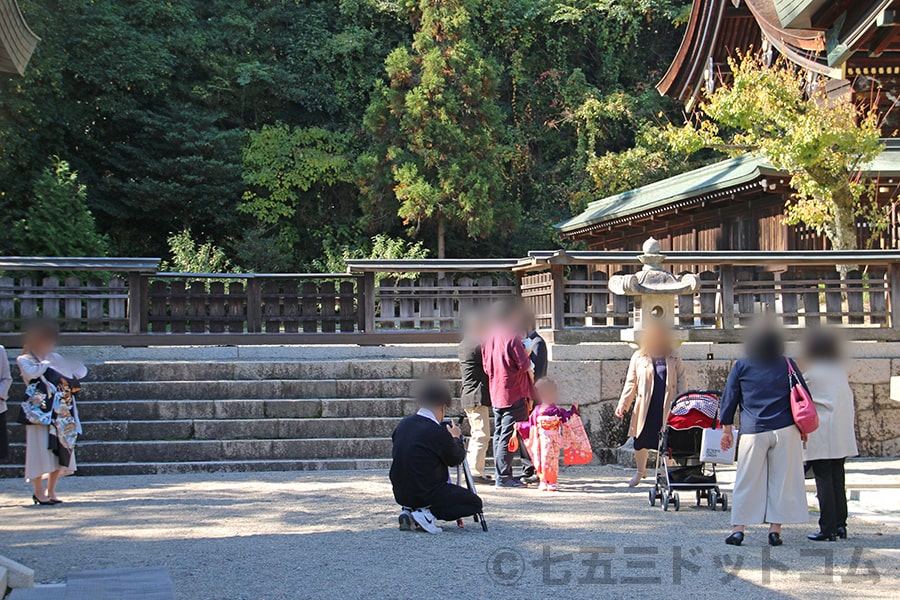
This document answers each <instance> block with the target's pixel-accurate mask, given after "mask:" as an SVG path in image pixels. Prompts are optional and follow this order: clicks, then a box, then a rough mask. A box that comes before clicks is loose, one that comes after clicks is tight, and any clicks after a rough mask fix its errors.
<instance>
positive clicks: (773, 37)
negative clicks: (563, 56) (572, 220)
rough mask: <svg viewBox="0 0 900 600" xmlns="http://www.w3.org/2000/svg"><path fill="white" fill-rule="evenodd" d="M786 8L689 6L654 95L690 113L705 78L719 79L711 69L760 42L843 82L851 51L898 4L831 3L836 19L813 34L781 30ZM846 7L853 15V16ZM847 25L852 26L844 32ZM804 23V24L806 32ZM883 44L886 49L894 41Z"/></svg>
mask: <svg viewBox="0 0 900 600" xmlns="http://www.w3.org/2000/svg"><path fill="white" fill-rule="evenodd" d="M785 4H786V2H785V1H784V0H693V5H692V7H691V16H690V18H689V20H688V23H687V28H686V29H685V33H684V38H683V39H682V41H681V45H680V46H679V48H678V52H677V53H676V55H675V58H674V60H673V61H672V64H671V65H670V66H669V70H668V71H667V72H666V74H665V75H664V76H663V78H662V79H661V80H660V82H659V83H658V84H657V85H656V89H657V90H659V93H660V94H663V95H665V96H669V97H671V98H675V99H678V100H682V101H684V102H686V103H687V104H688V106H689V107H690V106H691V105H692V104H693V102H694V101H695V100H696V98H697V96H698V95H699V94H700V91H701V89H702V88H703V84H704V82H705V80H706V78H707V77H708V76H712V77H715V76H717V73H714V72H713V73H710V69H712V70H715V69H716V68H721V66H722V65H723V64H724V63H725V61H726V59H727V57H729V56H731V55H733V54H734V53H735V51H736V50H741V51H747V50H749V49H750V48H751V47H753V48H756V49H759V48H761V46H762V42H763V40H766V41H767V42H768V43H769V44H771V46H772V47H773V48H775V49H776V50H777V51H778V52H780V53H781V54H782V55H783V56H784V57H786V58H787V59H788V60H790V61H791V62H793V63H795V64H797V65H799V66H801V67H803V68H805V69H808V70H810V71H812V72H814V73H818V74H820V75H824V76H826V77H829V78H831V79H839V78H841V77H842V76H843V74H842V71H841V66H842V64H843V61H844V60H846V58H847V57H848V56H850V55H851V54H852V48H856V47H857V46H858V44H859V43H861V40H862V39H863V36H864V34H865V33H866V32H871V30H872V28H873V26H874V25H875V24H876V22H877V19H878V18H879V17H878V15H880V14H882V13H883V12H884V11H885V10H886V9H887V8H888V7H896V6H897V5H898V2H897V1H896V0H869V1H867V2H863V1H862V0H858V1H857V2H855V3H851V2H847V1H846V0H844V1H843V2H838V1H835V2H832V3H831V4H829V5H828V6H826V7H825V8H829V9H833V10H832V12H834V14H831V13H829V14H828V15H825V16H822V17H820V18H819V20H817V21H816V23H815V24H814V25H813V27H815V28H813V29H803V28H799V27H796V26H795V25H796V24H797V23H800V22H801V21H802V20H800V19H793V20H792V21H791V22H789V23H787V25H790V26H785V23H784V22H783V21H782V19H781V18H780V13H779V10H781V12H784V6H782V5H785ZM788 4H791V6H794V5H804V6H805V5H807V4H808V5H810V7H811V8H814V7H815V6H814V3H813V2H811V1H806V2H804V1H803V0H800V1H798V2H792V3H788ZM848 7H850V8H852V9H853V11H854V12H852V14H851V12H850V8H848ZM841 11H843V12H841ZM820 12H821V11H820ZM826 12H828V11H826ZM857 13H858V14H857ZM817 14H818V13H817ZM891 14H893V13H891ZM845 20H846V21H852V22H853V23H854V25H853V26H844V22H845ZM808 21H809V19H806V24H807V26H808V25H809V22H808ZM888 25H893V23H890V24H888ZM880 29H881V30H882V34H881V35H883V36H893V35H894V34H895V33H896V32H897V29H892V28H891V27H881V28H880ZM886 39H887V41H886V42H885V47H887V45H889V43H890V41H891V39H892V38H891V37H888V38H886Z"/></svg>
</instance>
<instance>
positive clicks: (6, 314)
mask: <svg viewBox="0 0 900 600" xmlns="http://www.w3.org/2000/svg"><path fill="white" fill-rule="evenodd" d="M15 286H16V282H15V280H13V278H12V277H0V331H13V330H14V329H15V328H16V291H15Z"/></svg>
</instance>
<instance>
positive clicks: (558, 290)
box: [550, 265, 566, 331]
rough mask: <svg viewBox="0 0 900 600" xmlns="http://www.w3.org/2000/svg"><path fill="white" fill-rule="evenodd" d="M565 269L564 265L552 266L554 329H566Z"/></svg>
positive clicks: (552, 320)
mask: <svg viewBox="0 0 900 600" xmlns="http://www.w3.org/2000/svg"><path fill="white" fill-rule="evenodd" d="M564 269H565V267H564V266H563V265H551V266H550V273H551V277H552V281H551V286H550V296H551V301H550V302H551V311H550V328H551V329H553V330H554V331H560V330H562V329H565V326H566V324H565V321H566V317H565V315H566V278H565V274H564Z"/></svg>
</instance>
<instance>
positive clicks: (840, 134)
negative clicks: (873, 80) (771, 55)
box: [667, 54, 883, 250]
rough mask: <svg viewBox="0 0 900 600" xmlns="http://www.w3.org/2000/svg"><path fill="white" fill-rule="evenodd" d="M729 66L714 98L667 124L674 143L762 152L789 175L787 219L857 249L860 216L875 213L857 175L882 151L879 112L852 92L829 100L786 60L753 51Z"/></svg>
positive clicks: (682, 147) (817, 83)
mask: <svg viewBox="0 0 900 600" xmlns="http://www.w3.org/2000/svg"><path fill="white" fill-rule="evenodd" d="M729 65H730V67H731V71H732V75H733V80H732V81H731V82H730V83H728V84H727V85H724V86H720V87H719V88H718V89H716V90H715V91H714V92H713V93H712V94H710V95H708V97H707V98H706V99H705V100H704V101H703V102H702V103H701V104H700V108H699V111H698V114H696V115H695V117H696V118H694V119H692V120H690V121H688V123H687V124H685V125H684V126H683V127H680V128H676V127H673V126H669V128H668V136H667V137H668V139H669V140H670V143H671V146H672V147H673V148H674V149H676V150H678V151H680V152H683V153H692V152H695V151H698V150H700V149H704V148H713V149H718V150H720V151H723V152H725V153H728V154H740V153H744V152H748V151H750V152H759V153H761V154H762V155H763V156H764V157H765V158H766V160H767V161H769V162H770V163H771V164H772V166H774V167H776V168H777V169H779V170H783V171H786V172H788V173H790V174H791V187H793V188H794V190H796V193H795V194H794V198H793V201H792V202H791V203H790V204H788V207H787V210H786V214H785V217H786V221H787V222H788V223H790V224H798V223H804V224H806V225H809V226H811V227H814V228H816V229H818V230H820V231H822V232H824V233H825V234H826V235H827V236H828V238H829V239H830V240H831V243H832V246H833V247H834V248H835V249H838V250H851V249H856V248H857V227H856V217H857V216H861V215H867V216H868V217H869V219H868V220H869V221H872V217H873V216H874V215H873V214H871V212H872V208H873V202H872V196H871V193H870V192H871V191H872V190H871V184H870V183H869V182H866V181H863V180H861V178H860V176H859V174H860V169H861V168H862V167H863V166H864V165H865V164H866V163H869V162H871V161H872V160H873V159H874V158H875V157H876V156H877V155H878V154H879V153H880V152H881V150H882V149H883V144H882V142H881V139H880V138H881V128H880V125H881V119H880V117H879V115H878V113H877V111H876V110H875V109H874V108H872V107H871V106H860V105H857V104H856V103H854V102H853V101H852V99H851V98H850V97H849V94H847V96H846V97H843V96H838V97H835V98H831V97H829V96H828V95H827V94H826V91H825V85H824V83H825V82H824V81H822V80H821V79H818V78H812V77H810V76H809V75H808V74H807V73H805V72H803V71H801V70H800V69H798V68H796V66H794V65H793V64H791V63H789V62H787V61H785V60H778V61H776V63H775V64H774V65H768V64H767V63H766V61H765V60H764V59H763V58H762V57H760V56H757V55H755V54H747V55H744V56H740V57H737V58H735V59H730V60H729ZM876 220H877V219H876Z"/></svg>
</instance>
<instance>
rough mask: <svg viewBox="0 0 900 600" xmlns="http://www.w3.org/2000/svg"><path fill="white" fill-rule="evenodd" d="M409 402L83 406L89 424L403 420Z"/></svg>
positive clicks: (231, 401) (262, 401)
mask: <svg viewBox="0 0 900 600" xmlns="http://www.w3.org/2000/svg"><path fill="white" fill-rule="evenodd" d="M413 406H414V404H413V401H412V400H410V399H409V398H366V397H359V398H324V399H322V398H300V399H279V400H266V399H259V398H255V399H233V398H232V399H222V400H205V399H197V400H117V401H114V402H100V401H97V402H79V403H78V408H79V410H80V411H81V413H80V415H81V418H82V419H83V420H85V421H120V420H136V421H142V420H149V419H162V420H173V419H289V418H319V417H326V418H327V417H344V418H356V417H379V416H394V417H402V416H405V415H407V414H411V413H412V412H414V411H413Z"/></svg>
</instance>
